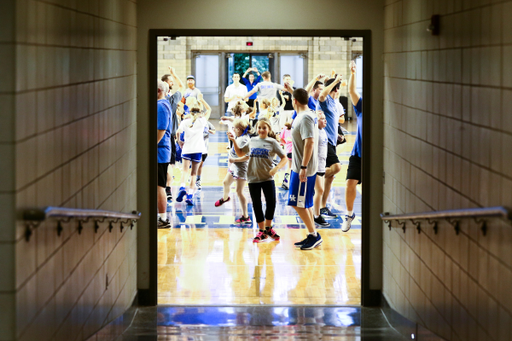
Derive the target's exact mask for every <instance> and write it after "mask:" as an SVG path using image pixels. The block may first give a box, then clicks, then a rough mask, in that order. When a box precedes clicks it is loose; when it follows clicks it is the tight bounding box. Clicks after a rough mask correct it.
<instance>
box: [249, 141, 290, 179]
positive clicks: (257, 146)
mask: <svg viewBox="0 0 512 341" xmlns="http://www.w3.org/2000/svg"><path fill="white" fill-rule="evenodd" d="M249 147H250V148H251V151H250V154H249V156H250V158H249V168H248V169H247V181H248V182H249V183H256V182H264V181H270V180H272V179H273V177H272V176H270V174H269V172H270V170H271V169H272V168H273V165H272V160H273V159H274V157H275V156H276V154H277V155H278V156H279V157H280V158H281V159H282V158H284V157H286V154H285V153H284V151H283V149H282V148H281V146H280V145H279V143H278V142H277V140H276V139H273V138H271V137H267V138H266V139H262V138H260V137H259V136H256V137H253V138H252V139H251V142H250V143H249Z"/></svg>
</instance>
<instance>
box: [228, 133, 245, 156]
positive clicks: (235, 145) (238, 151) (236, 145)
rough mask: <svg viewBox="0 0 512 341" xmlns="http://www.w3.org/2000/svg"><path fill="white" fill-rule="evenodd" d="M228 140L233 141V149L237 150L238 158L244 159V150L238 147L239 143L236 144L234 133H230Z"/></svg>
mask: <svg viewBox="0 0 512 341" xmlns="http://www.w3.org/2000/svg"><path fill="white" fill-rule="evenodd" d="M228 139H229V140H230V141H233V147H234V148H235V153H236V156H238V157H244V156H245V153H244V152H243V150H242V149H240V147H238V143H236V139H235V136H234V135H233V134H232V133H228Z"/></svg>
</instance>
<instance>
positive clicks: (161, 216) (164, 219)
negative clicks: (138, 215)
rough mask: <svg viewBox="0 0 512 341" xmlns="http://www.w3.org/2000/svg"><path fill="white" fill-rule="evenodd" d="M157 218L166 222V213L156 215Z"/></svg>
mask: <svg viewBox="0 0 512 341" xmlns="http://www.w3.org/2000/svg"><path fill="white" fill-rule="evenodd" d="M158 216H159V217H160V218H161V219H162V220H163V221H166V220H167V213H158Z"/></svg>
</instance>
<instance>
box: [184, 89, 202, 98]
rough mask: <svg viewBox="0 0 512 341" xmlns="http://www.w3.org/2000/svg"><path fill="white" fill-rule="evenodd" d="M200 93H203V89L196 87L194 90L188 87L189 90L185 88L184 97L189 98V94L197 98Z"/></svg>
mask: <svg viewBox="0 0 512 341" xmlns="http://www.w3.org/2000/svg"><path fill="white" fill-rule="evenodd" d="M200 93H201V90H199V89H198V88H194V90H191V89H190V88H187V90H185V92H184V93H183V97H185V98H187V97H189V96H192V97H195V98H197V95H199V94H200Z"/></svg>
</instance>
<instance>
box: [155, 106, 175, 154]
mask: <svg viewBox="0 0 512 341" xmlns="http://www.w3.org/2000/svg"><path fill="white" fill-rule="evenodd" d="M156 129H158V130H165V134H164V137H162V139H161V140H160V142H158V163H169V162H170V161H171V131H172V117H171V104H170V103H169V101H168V100H167V99H160V100H158V102H157V123H156Z"/></svg>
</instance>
